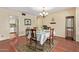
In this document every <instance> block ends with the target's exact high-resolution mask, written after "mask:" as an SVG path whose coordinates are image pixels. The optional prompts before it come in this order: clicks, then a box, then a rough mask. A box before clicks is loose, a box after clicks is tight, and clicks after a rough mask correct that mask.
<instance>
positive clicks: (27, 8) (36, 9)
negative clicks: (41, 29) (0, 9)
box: [7, 7, 70, 16]
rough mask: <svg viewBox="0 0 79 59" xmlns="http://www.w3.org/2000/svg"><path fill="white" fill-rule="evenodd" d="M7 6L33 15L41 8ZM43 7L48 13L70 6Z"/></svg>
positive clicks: (37, 13)
mask: <svg viewBox="0 0 79 59" xmlns="http://www.w3.org/2000/svg"><path fill="white" fill-rule="evenodd" d="M7 8H8V9H12V10H17V11H20V12H23V13H28V14H31V15H35V16H37V15H39V13H40V12H41V11H42V10H43V9H42V8H43V7H7ZM45 8H46V9H45V10H46V11H47V12H48V13H51V12H52V13H53V12H57V11H61V10H64V9H68V8H70V7H45Z"/></svg>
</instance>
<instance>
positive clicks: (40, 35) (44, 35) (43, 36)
mask: <svg viewBox="0 0 79 59" xmlns="http://www.w3.org/2000/svg"><path fill="white" fill-rule="evenodd" d="M54 33H55V31H54ZM36 36H37V41H39V42H40V44H41V45H43V44H44V42H45V41H46V40H47V39H48V37H49V36H50V31H49V30H45V31H44V30H42V31H37V32H36ZM30 37H31V34H29V35H28V38H30Z"/></svg>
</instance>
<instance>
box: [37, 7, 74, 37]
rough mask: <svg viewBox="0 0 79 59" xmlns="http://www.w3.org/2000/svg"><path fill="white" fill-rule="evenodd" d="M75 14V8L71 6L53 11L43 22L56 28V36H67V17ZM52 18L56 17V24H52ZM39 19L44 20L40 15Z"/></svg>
mask: <svg viewBox="0 0 79 59" xmlns="http://www.w3.org/2000/svg"><path fill="white" fill-rule="evenodd" d="M74 15H75V8H70V9H66V10H62V11H58V12H55V13H51V14H49V15H48V16H47V17H46V18H44V19H43V24H46V25H48V26H50V27H52V28H55V33H56V34H55V35H56V36H60V37H65V20H66V19H65V17H66V16H74ZM52 18H54V20H55V21H56V24H52V25H51V24H50V22H51V20H52ZM38 19H39V20H42V18H40V17H39V18H38ZM40 24H41V23H40Z"/></svg>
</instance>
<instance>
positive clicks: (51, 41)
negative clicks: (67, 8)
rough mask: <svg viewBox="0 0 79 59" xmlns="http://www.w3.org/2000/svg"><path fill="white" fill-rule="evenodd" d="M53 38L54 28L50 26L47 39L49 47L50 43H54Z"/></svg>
mask: <svg viewBox="0 0 79 59" xmlns="http://www.w3.org/2000/svg"><path fill="white" fill-rule="evenodd" d="M53 38H54V28H53V29H52V28H50V35H49V37H48V39H47V40H48V43H49V46H50V47H51V44H54V42H53Z"/></svg>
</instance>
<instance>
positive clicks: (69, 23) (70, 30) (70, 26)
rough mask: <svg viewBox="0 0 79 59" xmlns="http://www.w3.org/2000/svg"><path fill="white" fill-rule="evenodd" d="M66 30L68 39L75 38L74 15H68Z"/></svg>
mask: <svg viewBox="0 0 79 59" xmlns="http://www.w3.org/2000/svg"><path fill="white" fill-rule="evenodd" d="M65 31H66V32H65V37H66V39H72V40H74V16H67V17H66V24H65Z"/></svg>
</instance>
